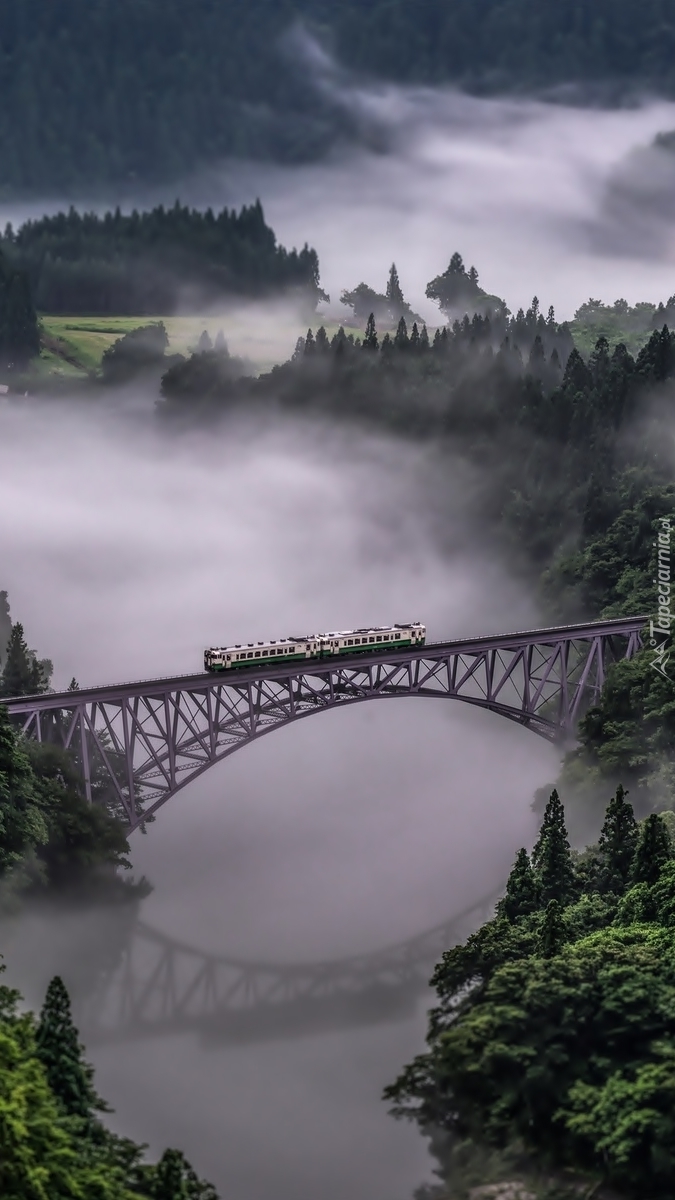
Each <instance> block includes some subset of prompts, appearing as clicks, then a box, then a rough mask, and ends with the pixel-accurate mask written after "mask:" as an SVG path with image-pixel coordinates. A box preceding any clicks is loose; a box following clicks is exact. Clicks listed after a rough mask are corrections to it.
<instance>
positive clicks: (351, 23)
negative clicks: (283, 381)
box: [0, 0, 675, 197]
mask: <svg viewBox="0 0 675 1200" xmlns="http://www.w3.org/2000/svg"><path fill="white" fill-rule="evenodd" d="M298 18H299V19H300V20H301V21H302V22H303V23H304V24H305V26H306V27H307V28H308V29H309V30H310V31H311V32H313V33H314V34H316V35H317V36H318V37H319V39H320V41H321V42H322V43H324V44H325V45H326V46H328V47H329V48H332V49H333V50H334V51H335V53H336V54H337V56H338V58H339V60H340V61H341V62H342V63H344V64H345V65H346V66H347V67H349V68H353V69H355V70H356V71H358V72H362V73H364V74H366V75H375V76H380V77H385V78H388V79H392V80H395V81H399V82H415V83H419V82H422V83H431V84H438V83H448V82H452V83H457V84H460V85H461V86H464V87H468V88H470V89H473V90H479V91H485V90H488V91H493V92H494V91H502V90H510V91H514V90H515V91H518V92H528V91H537V90H540V89H550V88H551V87H555V86H557V85H563V84H568V83H582V84H591V85H592V86H593V89H594V91H595V94H596V95H597V94H600V95H604V97H605V98H608V97H609V98H612V97H614V98H616V97H617V96H619V95H621V94H623V93H625V92H626V91H635V90H640V89H643V88H645V87H646V88H647V90H649V91H652V92H654V91H656V92H660V93H665V94H669V95H670V94H672V93H673V91H674V90H675V54H674V50H675V0H641V2H640V3H638V0H557V2H556V4H554V5H553V4H537V3H535V0H483V3H481V4H477V3H475V0H452V2H451V3H448V2H447V0H420V2H419V3H417V4H415V5H411V4H408V3H404V0H343V3H341V4H340V5H332V4H329V3H328V0H298V2H297V3H293V0H221V2H217V0H193V2H192V4H191V5H190V6H189V14H188V9H187V8H186V6H185V4H184V3H182V2H179V0H162V3H160V0H145V3H143V4H142V5H141V4H138V3H135V2H134V0H115V3H113V2H112V0H23V2H22V3H21V5H17V4H16V2H15V0H0V94H2V97H3V105H2V108H1V109H0V162H2V177H1V179H0V197H1V196H2V195H3V194H4V195H5V197H7V196H11V195H16V194H31V193H33V194H34V193H43V194H44V193H45V192H52V193H53V192H55V191H58V192H60V193H61V194H68V193H73V192H74V191H77V189H80V190H81V189H82V188H97V187H98V188H110V187H111V185H114V186H115V187H117V188H130V187H131V188H134V187H137V186H138V185H139V184H142V183H152V182H155V181H160V180H167V179H176V178H179V177H183V176H184V175H185V173H186V172H189V171H192V170H195V169H197V168H199V167H200V166H203V165H204V164H209V163H212V162H214V161H216V160H219V159H222V158H223V157H226V156H228V155H238V156H252V157H263V158H265V157H271V158H275V159H280V160H283V161H287V162H293V161H297V160H300V159H311V158H315V157H317V156H319V155H321V154H322V153H323V152H324V151H325V149H326V148H327V147H328V146H330V145H331V144H332V143H333V142H334V141H335V139H336V138H337V137H339V136H356V132H357V131H356V129H355V128H353V127H352V124H351V117H350V116H349V114H348V113H347V112H346V111H345V109H344V108H343V107H341V106H340V105H339V104H337V103H334V102H333V101H332V100H331V98H330V95H329V94H328V92H326V91H325V90H323V91H321V90H317V88H316V86H315V85H314V84H313V82H312V79H311V72H310V71H309V69H308V67H307V66H306V64H304V63H301V64H300V69H299V64H298V51H297V46H296V49H295V50H293V49H292V47H291V45H290V44H289V40H288V34H289V31H290V30H291V29H292V28H293V26H294V24H296V23H297V21H298Z"/></svg>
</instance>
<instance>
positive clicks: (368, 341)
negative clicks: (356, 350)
mask: <svg viewBox="0 0 675 1200" xmlns="http://www.w3.org/2000/svg"><path fill="white" fill-rule="evenodd" d="M377 346H378V340H377V329H376V328H375V313H371V314H370V316H369V317H368V320H367V322H366V332H365V334H364V335H363V348H364V350H377Z"/></svg>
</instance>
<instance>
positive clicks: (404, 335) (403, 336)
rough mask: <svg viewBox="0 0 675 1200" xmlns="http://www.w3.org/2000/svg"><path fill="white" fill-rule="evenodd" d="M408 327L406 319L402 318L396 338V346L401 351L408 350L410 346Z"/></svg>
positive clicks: (397, 328)
mask: <svg viewBox="0 0 675 1200" xmlns="http://www.w3.org/2000/svg"><path fill="white" fill-rule="evenodd" d="M409 344H410V343H409V340H408V326H407V325H406V323H405V317H401V319H400V321H399V323H398V325H397V327H396V336H395V337H394V345H395V346H396V347H397V348H398V349H399V350H407V349H408V346H409Z"/></svg>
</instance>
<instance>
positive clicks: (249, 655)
mask: <svg viewBox="0 0 675 1200" xmlns="http://www.w3.org/2000/svg"><path fill="white" fill-rule="evenodd" d="M246 657H247V658H253V651H252V650H249V652H248V654H247V655H246Z"/></svg>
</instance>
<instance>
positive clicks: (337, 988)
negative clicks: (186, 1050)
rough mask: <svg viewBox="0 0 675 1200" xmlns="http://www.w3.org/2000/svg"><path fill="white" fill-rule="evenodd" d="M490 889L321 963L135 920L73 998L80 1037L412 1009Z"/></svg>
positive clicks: (225, 1037)
mask: <svg viewBox="0 0 675 1200" xmlns="http://www.w3.org/2000/svg"><path fill="white" fill-rule="evenodd" d="M496 898H497V894H496V893H494V894H491V895H490V896H488V897H485V898H484V899H481V900H479V901H478V902H477V903H476V904H474V905H472V906H471V907H470V908H467V909H465V910H464V911H463V912H460V913H457V914H456V915H455V916H453V917H451V918H450V919H449V920H448V921H444V922H443V923H442V924H441V925H437V926H435V927H434V928H433V929H430V930H427V931H425V932H424V933H422V934H418V935H417V936H416V937H412V938H408V939H407V940H406V941H402V942H398V943H396V944H394V945H390V946H385V947H383V948H382V949H380V950H376V951H374V952H372V953H366V954H359V955H352V956H350V957H347V958H340V959H330V960H326V961H324V962H302V963H283V962H273V961H267V962H255V961H251V960H245V959H240V958H235V957H230V956H227V955H224V954H210V953H208V952H207V951H204V950H201V949H199V948H197V947H195V946H191V945H188V944H186V943H185V942H181V941H178V940H176V939H175V938H172V937H169V936H168V935H167V934H164V933H161V932H160V931H159V930H156V929H153V928H152V927H151V926H149V925H146V924H145V923H144V922H142V921H138V922H137V923H136V924H135V925H134V927H133V929H132V930H131V931H130V936H129V938H128V940H126V942H125V944H124V947H123V948H122V950H121V953H120V955H119V959H118V960H117V961H116V962H115V964H114V965H113V966H111V967H110V968H109V969H108V970H105V971H104V972H102V973H101V974H100V976H99V978H98V980H97V982H96V985H95V987H94V988H93V990H92V991H91V993H90V994H89V995H88V996H87V997H86V998H83V1000H82V1002H80V1003H78V1005H77V1019H78V1022H79V1023H80V1025H81V1028H82V1030H83V1031H84V1033H85V1035H86V1038H87V1044H88V1045H91V1044H100V1043H109V1042H118V1041H127V1040H133V1039H137V1038H148V1037H162V1036H166V1035H167V1034H182V1033H190V1032H196V1033H199V1034H201V1035H202V1036H204V1037H206V1038H208V1039H211V1040H217V1041H221V1042H222V1041H224V1042H227V1041H237V1042H242V1041H258V1040H262V1039H265V1038H279V1037H296V1036H302V1035H305V1034H307V1033H313V1032H316V1031H317V1030H324V1029H326V1028H330V1029H336V1028H342V1027H344V1026H346V1025H364V1024H379V1023H381V1022H384V1021H389V1020H396V1019H400V1018H401V1017H402V1016H405V1015H407V1014H408V1013H410V1012H411V1011H413V1010H414V1006H415V1003H416V1002H417V999H418V998H419V996H420V995H422V994H424V992H425V991H426V989H427V988H428V981H429V977H430V975H431V972H432V970H433V968H434V966H435V964H436V963H437V962H438V961H439V959H440V958H441V956H442V954H443V952H444V951H445V950H448V949H449V948H450V947H451V946H454V945H456V944H457V943H458V942H461V941H464V940H465V939H466V938H467V937H468V936H469V934H471V933H473V931H474V930H475V929H476V928H477V927H478V926H479V925H480V924H481V922H482V921H484V920H486V919H487V918H488V917H489V916H490V915H491V913H492V911H493V909H494V904H495V901H496Z"/></svg>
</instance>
